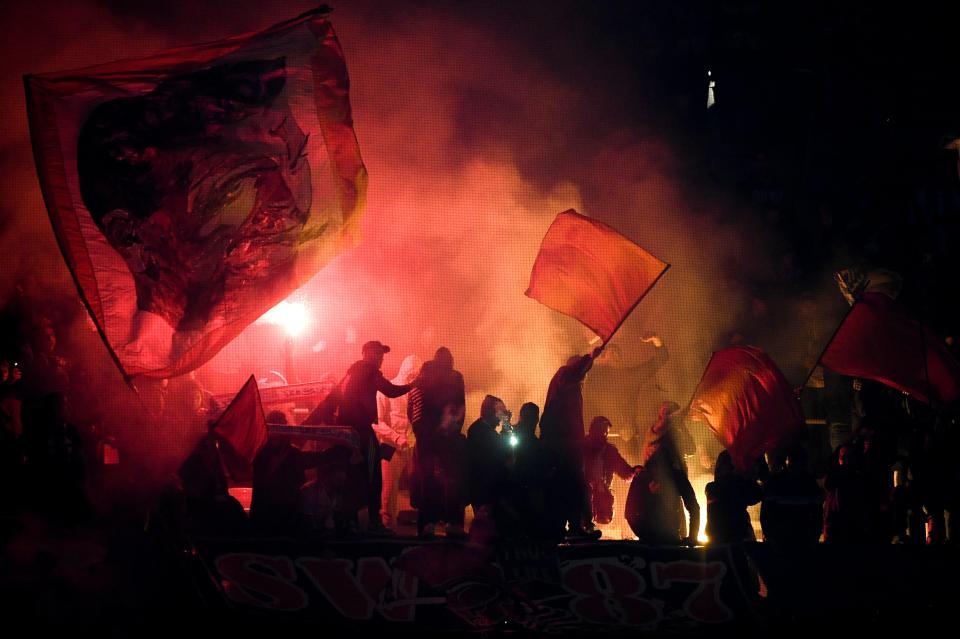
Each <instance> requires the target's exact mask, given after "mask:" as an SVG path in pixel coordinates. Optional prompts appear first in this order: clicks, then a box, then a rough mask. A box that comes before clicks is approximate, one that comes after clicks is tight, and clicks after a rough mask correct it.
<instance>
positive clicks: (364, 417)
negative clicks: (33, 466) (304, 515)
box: [337, 342, 413, 532]
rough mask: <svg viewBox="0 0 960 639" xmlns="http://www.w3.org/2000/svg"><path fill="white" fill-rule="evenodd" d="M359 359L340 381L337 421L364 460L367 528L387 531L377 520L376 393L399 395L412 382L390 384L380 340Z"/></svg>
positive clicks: (370, 344) (379, 487)
mask: <svg viewBox="0 0 960 639" xmlns="http://www.w3.org/2000/svg"><path fill="white" fill-rule="evenodd" d="M362 352H363V359H361V360H358V361H356V362H354V363H353V364H352V365H351V366H350V368H349V369H347V374H346V376H345V377H344V378H343V380H342V381H341V382H340V387H339V392H340V402H339V410H338V414H337V423H340V424H345V425H348V426H350V427H351V428H353V431H354V432H355V433H356V434H357V438H358V440H359V442H360V448H361V451H362V453H363V455H364V457H365V459H366V464H367V473H366V477H367V485H366V492H367V509H368V516H369V518H370V524H369V527H368V530H370V531H371V532H387V531H389V529H388V528H386V527H385V526H384V525H383V522H382V521H381V520H380V507H381V502H380V497H381V493H382V490H383V475H382V469H381V468H380V457H381V456H380V444H379V443H378V441H377V437H376V435H375V434H374V432H373V425H374V424H375V423H377V393H378V392H380V393H383V394H384V395H386V396H387V397H399V396H400V395H404V394H406V393H408V392H409V391H410V389H411V388H413V385H412V384H404V385H402V386H397V385H394V384H391V383H390V382H389V381H388V380H387V379H386V378H385V377H384V376H383V373H382V372H381V371H380V367H381V366H382V365H383V356H384V354H385V353H389V352H390V347H389V346H385V345H383V344H381V343H380V342H367V343H366V344H364V345H363V350H362Z"/></svg>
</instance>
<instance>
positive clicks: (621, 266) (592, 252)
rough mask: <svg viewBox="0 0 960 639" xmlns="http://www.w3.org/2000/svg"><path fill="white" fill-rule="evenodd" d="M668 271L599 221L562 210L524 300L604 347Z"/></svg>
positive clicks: (544, 241) (544, 247) (534, 268)
mask: <svg viewBox="0 0 960 639" xmlns="http://www.w3.org/2000/svg"><path fill="white" fill-rule="evenodd" d="M668 267H669V265H668V264H666V263H665V262H662V261H660V260H659V259H657V258H656V257H654V256H653V255H651V254H650V253H648V252H647V251H645V250H644V249H643V248H641V247H640V246H638V245H637V244H635V243H633V242H631V241H630V240H628V239H627V238H625V237H624V236H623V235H621V234H620V233H618V232H617V231H616V230H614V229H613V228H611V227H610V226H607V225H606V224H604V223H603V222H598V221H597V220H592V219H590V218H588V217H586V216H583V215H580V214H579V213H577V212H576V211H574V210H573V209H570V210H568V211H564V212H563V213H560V214H559V215H557V218H556V219H555V220H554V221H553V224H551V225H550V228H549V229H548V230H547V234H546V235H545V236H544V238H543V242H542V244H541V245H540V253H539V254H537V260H536V262H534V264H533V271H532V272H531V273H530V286H529V287H528V288H527V291H526V295H527V296H528V297H532V298H533V299H535V300H537V301H538V302H540V303H541V304H543V305H545V306H549V307H550V308H552V309H553V310H555V311H559V312H561V313H563V314H564V315H569V316H570V317H573V318H575V319H577V320H579V321H580V322H582V323H583V324H584V325H586V326H587V328H589V329H590V330H592V331H593V332H594V333H596V334H597V335H599V336H600V337H601V338H602V339H603V341H604V343H606V342H607V341H609V340H610V338H611V337H612V336H613V334H614V333H615V332H616V331H617V329H618V328H620V325H621V324H622V323H623V321H624V320H625V319H626V318H627V316H628V315H629V314H630V312H631V311H632V310H633V309H634V307H635V306H636V305H637V304H638V303H639V302H640V300H641V299H642V298H643V296H644V295H646V294H647V291H649V290H650V289H651V288H652V287H653V285H654V284H655V283H656V282H657V280H658V279H660V276H661V275H663V273H664V272H665V271H666V270H667V268H668Z"/></svg>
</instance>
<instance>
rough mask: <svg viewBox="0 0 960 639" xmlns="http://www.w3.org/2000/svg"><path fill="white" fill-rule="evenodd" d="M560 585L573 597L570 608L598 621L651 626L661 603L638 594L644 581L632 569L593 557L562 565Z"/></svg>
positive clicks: (583, 617) (584, 618)
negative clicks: (572, 594) (561, 582)
mask: <svg viewBox="0 0 960 639" xmlns="http://www.w3.org/2000/svg"><path fill="white" fill-rule="evenodd" d="M563 586H564V588H566V589H567V590H568V591H569V592H572V593H574V594H575V595H576V596H575V597H574V598H573V600H572V601H571V602H570V609H571V610H573V612H574V613H575V614H577V616H579V617H580V618H581V619H583V620H585V621H590V622H593V623H601V624H616V625H635V626H653V625H656V623H657V622H658V621H659V620H660V617H661V614H662V608H663V604H662V602H659V601H651V600H649V599H645V598H643V597H640V596H639V595H641V594H643V592H644V590H645V589H646V582H645V581H644V579H643V577H641V576H640V575H638V574H637V573H636V572H635V571H634V570H633V569H632V568H629V567H627V566H622V565H620V564H617V563H613V562H606V561H597V560H594V559H590V560H584V561H574V562H570V563H569V564H567V565H566V566H565V567H564V571H563Z"/></svg>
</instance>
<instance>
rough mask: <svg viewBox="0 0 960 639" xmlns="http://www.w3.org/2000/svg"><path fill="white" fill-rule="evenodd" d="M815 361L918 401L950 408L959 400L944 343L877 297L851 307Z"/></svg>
mask: <svg viewBox="0 0 960 639" xmlns="http://www.w3.org/2000/svg"><path fill="white" fill-rule="evenodd" d="M820 363H821V364H822V365H823V366H824V367H826V368H828V369H830V370H832V371H834V372H836V373H840V374H841V375H849V376H851V377H861V378H864V379H872V380H874V381H877V382H880V383H882V384H886V385H887V386H891V387H893V388H896V389H897V390H900V391H903V392H905V393H909V394H910V395H912V396H913V397H915V398H917V399H919V400H920V401H923V402H928V403H929V402H936V403H938V404H941V405H951V404H954V403H956V402H957V401H958V400H960V363H958V362H957V359H956V358H955V357H954V356H953V354H951V353H950V351H949V350H948V348H947V345H946V344H945V343H944V341H943V340H942V339H940V338H939V337H938V336H937V335H936V333H934V332H933V331H932V330H931V329H930V328H928V327H926V326H922V325H921V324H920V323H919V322H918V321H917V320H916V319H914V318H913V317H911V316H910V314H909V313H908V312H907V311H906V310H905V309H904V308H903V307H902V306H900V305H899V304H897V302H895V301H894V300H892V299H890V297H889V296H887V295H884V294H882V293H869V292H868V293H864V294H863V295H862V296H861V297H860V299H859V300H857V301H856V302H855V303H854V305H853V306H852V307H851V308H850V313H849V314H848V315H847V317H846V318H845V319H844V320H843V323H842V324H841V325H840V327H839V328H838V329H837V333H836V335H834V337H833V339H832V340H831V341H830V344H829V346H828V347H827V349H826V351H825V352H824V354H823V357H821V358H820Z"/></svg>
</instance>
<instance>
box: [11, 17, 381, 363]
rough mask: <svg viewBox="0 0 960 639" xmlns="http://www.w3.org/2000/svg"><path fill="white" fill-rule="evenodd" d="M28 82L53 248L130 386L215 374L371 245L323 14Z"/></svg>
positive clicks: (355, 151) (342, 87) (342, 78)
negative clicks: (347, 258) (335, 262)
mask: <svg viewBox="0 0 960 639" xmlns="http://www.w3.org/2000/svg"><path fill="white" fill-rule="evenodd" d="M24 81H25V84H26V92H27V106H28V112H29V118H30V134H31V138H32V141H33V150H34V157H35V160H36V165H37V173H38V175H39V178H40V186H41V189H42V191H43V196H44V200H45V202H46V205H47V211H48V212H49V215H50V220H51V222H52V225H53V230H54V234H55V235H56V238H57V241H58V243H59V245H60V249H61V251H62V252H63V256H64V259H65V260H66V263H67V266H68V267H69V268H70V271H71V273H72V274H73V277H74V279H75V281H76V284H77V287H78V289H79V291H80V295H81V297H82V299H83V301H84V303H85V304H86V306H87V308H88V310H89V312H90V315H91V317H92V318H93V319H94V321H95V322H96V325H97V328H98V329H99V331H100V333H101V335H102V336H103V338H104V341H105V342H106V344H107V346H108V348H109V349H110V352H111V354H112V355H113V356H114V358H115V359H116V361H117V363H118V365H119V366H120V368H121V370H122V371H123V372H124V373H125V375H127V376H128V377H129V376H134V375H148V376H152V377H172V376H176V375H181V374H183V373H186V372H188V371H190V370H192V369H194V368H196V367H198V366H200V365H202V364H203V363H204V362H206V361H207V360H208V359H210V358H211V357H213V356H214V355H215V354H216V353H217V352H218V351H219V350H220V349H221V348H222V347H223V346H225V345H226V344H227V343H228V342H230V340H232V339H233V338H234V337H235V336H236V335H237V334H238V333H239V332H240V331H242V330H243V329H244V327H246V326H247V325H248V324H249V323H250V322H252V321H253V320H255V319H256V318H257V317H259V316H260V315H262V314H263V313H264V312H266V311H267V310H268V309H270V308H271V307H273V306H274V305H276V304H277V303H278V302H280V301H281V300H282V299H283V298H285V297H287V296H288V295H289V294H290V293H291V292H292V291H294V290H295V289H296V288H298V287H299V286H300V285H302V284H303V283H305V282H306V281H307V280H308V279H309V278H310V277H312V276H313V275H314V274H315V273H316V272H317V271H318V270H319V269H320V268H321V267H322V266H323V265H324V264H326V263H327V262H328V261H329V260H330V259H331V258H332V257H333V256H334V255H336V254H337V253H339V252H342V251H343V250H344V249H346V248H348V247H350V246H353V245H354V244H355V242H356V232H355V231H356V228H357V226H358V224H357V222H358V219H359V215H360V212H361V210H362V206H363V202H364V199H365V193H366V170H365V168H364V166H363V162H362V160H361V157H360V152H359V147H358V146H357V140H356V137H355V136H354V132H353V122H352V117H351V111H350V102H349V97H348V85H349V81H348V78H347V68H346V64H345V62H344V59H343V54H342V51H341V49H340V44H339V42H338V41H337V38H336V35H335V34H334V32H333V28H332V26H331V25H330V23H329V22H328V20H327V11H326V10H324V9H317V10H315V11H311V12H309V13H306V14H304V15H302V16H300V17H298V18H295V19H293V20H289V21H287V22H283V23H281V24H278V25H276V26H273V27H270V28H268V29H265V30H263V31H260V32H258V33H252V34H246V35H241V36H236V37H232V38H228V39H226V40H221V41H219V42H212V43H207V44H202V45H197V46H191V47H184V48H180V49H173V50H170V51H165V52H163V53H159V54H157V55H154V56H151V57H148V58H142V59H137V60H126V61H120V62H111V63H108V64H103V65H100V66H95V67H88V68H84V69H78V70H73V71H64V72H57V73H44V74H40V75H30V76H27V77H26V78H25V79H24Z"/></svg>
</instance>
